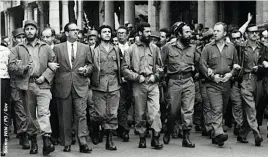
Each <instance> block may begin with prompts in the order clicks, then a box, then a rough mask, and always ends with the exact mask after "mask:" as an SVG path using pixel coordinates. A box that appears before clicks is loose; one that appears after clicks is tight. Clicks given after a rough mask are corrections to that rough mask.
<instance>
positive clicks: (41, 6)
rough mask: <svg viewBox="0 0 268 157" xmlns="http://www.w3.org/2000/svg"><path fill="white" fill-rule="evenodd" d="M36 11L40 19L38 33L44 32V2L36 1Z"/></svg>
mask: <svg viewBox="0 0 268 157" xmlns="http://www.w3.org/2000/svg"><path fill="white" fill-rule="evenodd" d="M37 6H38V10H39V18H40V24H39V27H40V32H41V31H43V30H44V27H45V22H44V2H43V1H38V2H37Z"/></svg>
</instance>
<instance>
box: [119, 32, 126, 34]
mask: <svg viewBox="0 0 268 157" xmlns="http://www.w3.org/2000/svg"><path fill="white" fill-rule="evenodd" d="M117 34H126V32H117Z"/></svg>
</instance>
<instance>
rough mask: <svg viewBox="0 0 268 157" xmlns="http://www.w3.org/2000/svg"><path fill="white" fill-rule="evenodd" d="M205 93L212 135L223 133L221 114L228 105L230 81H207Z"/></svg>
mask: <svg viewBox="0 0 268 157" xmlns="http://www.w3.org/2000/svg"><path fill="white" fill-rule="evenodd" d="M206 87H207V94H208V98H209V101H210V107H211V113H212V115H211V122H212V129H213V130H212V131H213V133H212V137H213V138H214V137H216V136H218V135H221V134H223V133H224V132H223V114H224V113H225V110H226V107H227V105H228V101H229V96H230V89H231V83H230V81H227V82H225V83H223V82H220V83H215V82H207V84H206Z"/></svg>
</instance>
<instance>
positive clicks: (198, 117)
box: [193, 80, 203, 126]
mask: <svg viewBox="0 0 268 157" xmlns="http://www.w3.org/2000/svg"><path fill="white" fill-rule="evenodd" d="M194 84H195V101H194V121H193V122H194V124H195V125H198V126H203V122H202V97H201V94H200V81H199V80H195V81H194Z"/></svg>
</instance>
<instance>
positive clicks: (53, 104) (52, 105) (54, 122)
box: [49, 97, 60, 138]
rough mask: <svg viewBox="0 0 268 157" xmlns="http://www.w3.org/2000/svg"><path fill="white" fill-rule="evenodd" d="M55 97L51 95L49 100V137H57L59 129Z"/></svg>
mask: <svg viewBox="0 0 268 157" xmlns="http://www.w3.org/2000/svg"><path fill="white" fill-rule="evenodd" d="M56 99H57V98H55V97H52V100H51V101H50V105H49V110H50V114H51V116H50V125H51V130H52V133H51V137H53V138H59V137H60V131H59V117H58V107H57V100H56Z"/></svg>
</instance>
